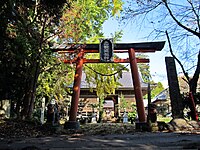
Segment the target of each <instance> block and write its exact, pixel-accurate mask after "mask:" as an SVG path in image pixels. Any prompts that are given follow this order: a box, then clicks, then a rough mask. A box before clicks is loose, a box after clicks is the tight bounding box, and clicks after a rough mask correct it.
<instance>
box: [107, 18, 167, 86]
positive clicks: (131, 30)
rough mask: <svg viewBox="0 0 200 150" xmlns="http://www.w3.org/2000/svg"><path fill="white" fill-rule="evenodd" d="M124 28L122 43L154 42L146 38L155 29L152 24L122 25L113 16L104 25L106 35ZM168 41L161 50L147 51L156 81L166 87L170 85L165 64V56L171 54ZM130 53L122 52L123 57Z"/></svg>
mask: <svg viewBox="0 0 200 150" xmlns="http://www.w3.org/2000/svg"><path fill="white" fill-rule="evenodd" d="M121 29H122V30H123V37H122V39H121V41H120V42H122V43H137V42H152V39H147V38H144V37H146V36H148V35H149V34H150V32H151V31H152V30H153V29H151V27H150V26H148V27H142V28H140V29H138V27H137V26H136V25H134V24H132V23H129V24H128V25H126V26H125V27H120V26H119V23H118V21H117V20H116V19H115V18H111V19H109V20H108V21H106V22H105V23H104V25H103V32H104V36H105V37H111V33H112V34H114V32H115V31H119V30H121ZM154 41H166V39H164V38H162V39H157V40H154ZM167 47H168V43H166V44H165V47H164V49H163V50H162V51H161V52H156V53H147V54H148V55H149V58H150V71H151V75H152V77H153V80H154V81H155V82H159V81H160V82H162V83H163V85H164V86H165V87H167V86H168V83H167V74H166V66H165V56H170V55H169V53H167ZM127 57H128V54H123V55H122V54H121V58H127Z"/></svg>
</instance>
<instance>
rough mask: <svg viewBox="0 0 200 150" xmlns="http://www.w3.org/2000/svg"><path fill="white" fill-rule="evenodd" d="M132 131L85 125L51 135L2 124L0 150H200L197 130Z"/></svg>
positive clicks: (125, 127) (23, 125) (27, 126)
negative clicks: (75, 129) (77, 129)
mask: <svg viewBox="0 0 200 150" xmlns="http://www.w3.org/2000/svg"><path fill="white" fill-rule="evenodd" d="M134 127H135V126H134V125H132V124H123V123H120V124H116V123H115V124H110V123H105V124H86V125H84V126H82V127H81V129H80V130H79V131H76V132H74V131H73V132H71V131H70V132H69V130H65V129H63V128H58V129H59V130H56V131H55V132H52V130H49V129H48V128H47V127H46V126H42V128H41V126H38V127H37V126H35V125H32V124H30V123H26V122H19V121H5V122H3V123H1V124H0V150H65V149H70V150H73V149H81V150H88V149H92V150H93V149H98V150H99V149H103V150H104V149H107V150H110V149H113V150H115V149H116V150H117V149H123V150H132V149H133V150H135V149H141V150H155V149H162V150H163V149H200V130H187V131H186V130H185V131H182V130H179V131H174V132H171V131H167V130H165V131H162V132H138V131H135V129H134ZM190 129H191V128H190ZM198 129H199V128H198Z"/></svg>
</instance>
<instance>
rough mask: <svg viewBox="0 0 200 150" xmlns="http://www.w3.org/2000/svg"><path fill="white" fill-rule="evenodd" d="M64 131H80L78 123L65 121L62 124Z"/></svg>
mask: <svg viewBox="0 0 200 150" xmlns="http://www.w3.org/2000/svg"><path fill="white" fill-rule="evenodd" d="M64 129H71V130H78V129H80V123H79V122H78V121H67V122H65V124H64Z"/></svg>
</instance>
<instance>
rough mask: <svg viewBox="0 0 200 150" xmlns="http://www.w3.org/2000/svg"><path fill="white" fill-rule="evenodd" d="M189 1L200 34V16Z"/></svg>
mask: <svg viewBox="0 0 200 150" xmlns="http://www.w3.org/2000/svg"><path fill="white" fill-rule="evenodd" d="M187 1H188V3H189V4H190V5H191V7H192V11H193V13H194V14H195V16H196V17H197V26H198V28H199V32H200V20H199V15H198V13H197V12H196V11H195V8H194V5H193V3H192V2H191V1H190V0H187Z"/></svg>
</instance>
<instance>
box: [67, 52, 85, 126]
mask: <svg viewBox="0 0 200 150" xmlns="http://www.w3.org/2000/svg"><path fill="white" fill-rule="evenodd" d="M83 56H84V51H83V49H81V50H80V52H79V54H78V58H77V62H76V72H75V76H74V85H73V94H72V101H71V108H70V112H69V121H68V122H65V126H64V128H65V129H79V122H78V121H76V116H77V112H78V103H79V95H80V88H81V77H82V70H83V62H84V61H83Z"/></svg>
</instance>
